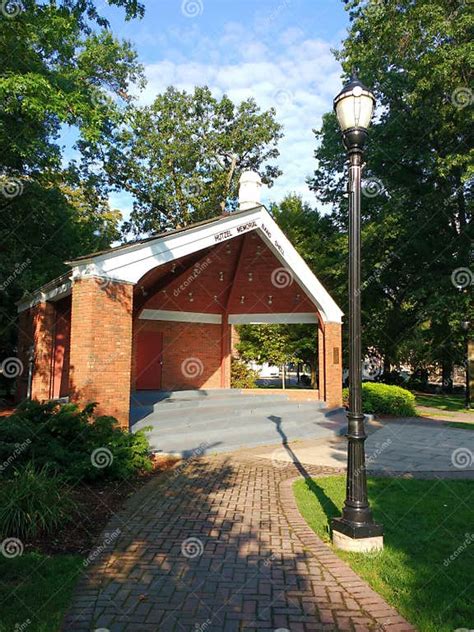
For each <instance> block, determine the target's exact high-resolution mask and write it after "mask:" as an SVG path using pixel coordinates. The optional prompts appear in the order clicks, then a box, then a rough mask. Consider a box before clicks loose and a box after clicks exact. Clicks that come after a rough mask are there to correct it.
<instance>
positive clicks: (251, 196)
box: [239, 171, 262, 211]
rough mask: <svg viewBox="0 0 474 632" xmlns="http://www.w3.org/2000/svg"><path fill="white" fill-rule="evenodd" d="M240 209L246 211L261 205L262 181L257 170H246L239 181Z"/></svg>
mask: <svg viewBox="0 0 474 632" xmlns="http://www.w3.org/2000/svg"><path fill="white" fill-rule="evenodd" d="M239 184H240V186H239V209H240V210H241V211H245V210H246V209H249V208H255V207H256V206H260V204H261V202H260V190H261V188H262V181H261V179H260V176H259V175H258V173H256V172H255V171H244V172H243V173H242V175H241V176H240V182H239Z"/></svg>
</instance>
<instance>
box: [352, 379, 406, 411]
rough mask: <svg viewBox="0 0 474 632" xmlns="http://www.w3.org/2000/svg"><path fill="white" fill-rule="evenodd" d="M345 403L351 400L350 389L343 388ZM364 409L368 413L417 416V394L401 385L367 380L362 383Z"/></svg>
mask: <svg viewBox="0 0 474 632" xmlns="http://www.w3.org/2000/svg"><path fill="white" fill-rule="evenodd" d="M343 399H344V403H345V404H346V405H347V404H348V400H349V389H347V388H345V389H344V390H343ZM362 409H363V411H364V413H366V414H380V415H396V416H398V417H414V416H416V409H415V396H414V395H413V393H410V391H407V390H406V389H405V388H401V387H400V386H391V385H389V384H376V383H373V382H365V383H364V384H362Z"/></svg>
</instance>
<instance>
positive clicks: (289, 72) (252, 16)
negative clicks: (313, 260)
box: [99, 0, 348, 215]
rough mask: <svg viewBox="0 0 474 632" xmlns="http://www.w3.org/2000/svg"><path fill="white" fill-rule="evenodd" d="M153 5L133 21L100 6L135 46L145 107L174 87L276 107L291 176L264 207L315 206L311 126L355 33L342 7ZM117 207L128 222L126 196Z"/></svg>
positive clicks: (303, 0)
mask: <svg viewBox="0 0 474 632" xmlns="http://www.w3.org/2000/svg"><path fill="white" fill-rule="evenodd" d="M144 1H145V6H146V13H145V17H144V18H143V19H142V20H133V21H130V22H125V20H124V17H123V12H122V11H121V10H119V9H116V8H113V9H112V8H110V7H108V5H106V3H105V2H103V1H102V2H99V9H100V10H101V11H102V13H104V14H105V15H106V16H107V17H108V18H109V20H110V23H111V27H112V30H113V32H114V33H115V34H116V35H117V36H119V37H124V38H126V39H128V40H130V41H131V42H132V43H133V44H134V46H135V48H136V49H137V51H138V54H139V58H140V60H141V62H142V63H143V64H144V66H145V73H146V77H147V80H148V85H147V88H146V89H145V90H144V91H143V92H142V93H141V94H140V97H139V100H140V102H142V103H150V102H151V101H152V100H153V98H154V96H155V95H156V94H157V93H159V92H162V91H163V90H164V89H166V87H167V86H168V85H171V84H173V85H175V86H177V87H178V88H182V89H188V90H192V88H193V87H194V86H195V85H208V86H209V87H210V89H211V90H212V91H213V93H214V94H215V95H217V96H219V95H221V94H223V93H224V92H225V93H227V94H228V96H229V97H230V98H231V99H233V100H235V101H236V102H238V101H240V100H242V99H245V98H247V97H254V98H255V99H256V101H257V103H258V104H259V105H260V107H261V108H263V109H267V108H269V107H272V106H273V107H274V108H275V109H276V111H277V118H278V120H279V121H280V122H281V123H283V125H284V133H285V137H284V138H283V139H282V141H281V143H280V152H281V155H280V158H279V160H278V164H279V166H280V168H281V169H282V170H283V172H284V173H283V175H282V176H281V177H280V178H279V179H278V180H277V181H276V183H275V185H274V187H272V188H271V189H268V190H266V191H265V192H264V196H263V197H264V199H263V201H264V202H265V203H268V202H270V201H278V200H281V198H282V197H283V196H284V195H285V194H287V193H289V192H297V193H299V194H301V195H302V196H303V197H304V198H305V199H307V200H309V201H311V202H313V203H314V197H313V196H312V194H311V193H310V192H309V191H308V188H307V186H306V184H305V178H306V176H307V175H308V174H310V173H311V172H312V171H313V170H314V166H315V161H314V158H313V151H314V147H315V141H314V135H313V133H312V128H314V127H318V126H319V125H320V122H321V116H322V114H323V113H324V112H326V111H328V110H329V109H330V108H331V107H332V99H333V97H334V95H335V94H336V93H337V92H338V91H339V89H340V85H341V69H340V66H339V64H338V63H337V62H336V61H335V60H334V57H333V55H332V53H331V48H338V47H339V46H340V42H341V40H342V39H343V38H344V37H345V34H346V29H347V26H348V17H347V13H346V12H345V11H344V8H343V3H342V0H148V1H147V0H144ZM111 202H112V204H113V205H115V206H116V207H118V208H120V209H121V210H122V211H124V212H125V215H127V210H128V209H129V208H130V206H131V201H130V199H129V198H128V197H127V196H126V195H121V194H114V195H113V196H112V197H111Z"/></svg>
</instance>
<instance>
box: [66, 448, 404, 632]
mask: <svg viewBox="0 0 474 632" xmlns="http://www.w3.org/2000/svg"><path fill="white" fill-rule="evenodd" d="M334 471H335V470H331V469H330V468H318V467H316V466H308V472H309V473H310V474H311V475H317V474H319V475H324V474H330V473H334ZM297 473H298V472H297V470H296V468H294V467H293V466H291V465H290V466H289V467H285V468H275V467H273V465H272V463H271V462H269V461H267V460H266V459H257V458H252V457H250V456H249V457H246V456H245V455H241V454H239V456H238V457H236V456H229V455H227V456H220V457H207V458H203V459H194V460H193V461H191V462H189V463H188V464H186V465H185V466H184V467H181V468H180V470H179V472H178V474H177V475H176V474H175V473H173V472H169V473H168V474H164V475H162V476H160V477H157V478H155V479H153V480H151V481H150V482H149V483H148V484H147V485H146V486H145V487H144V488H142V490H140V492H138V494H136V495H135V496H134V497H133V498H131V499H130V500H129V501H128V503H127V508H126V510H125V511H124V512H123V513H122V514H121V518H122V519H123V522H124V524H125V525H126V528H123V530H122V535H121V537H119V538H117V540H115V541H114V542H113V544H112V545H111V547H110V549H108V550H107V551H106V552H105V554H104V556H105V562H106V563H104V560H100V561H99V560H97V562H96V563H93V564H91V565H90V566H89V567H88V569H87V582H88V588H87V591H85V590H84V582H80V584H79V586H78V591H77V594H76V597H75V599H74V600H73V603H72V606H71V610H70V612H69V613H68V615H67V618H66V619H65V622H64V625H63V628H62V630H63V632H66V630H70V629H78V630H79V629H84V630H85V629H95V627H100V626H98V622H100V623H102V627H106V628H109V629H112V628H111V626H112V625H116V624H117V625H119V626H121V628H120V629H122V630H129V629H130V630H151V629H155V630H157V629H159V630H160V632H161V631H162V630H165V631H166V630H170V632H171V631H173V632H176V630H179V631H180V632H181V631H184V632H186V631H189V632H191V631H192V632H196V630H201V632H212V630H220V631H222V630H224V632H226V631H227V632H234V631H235V632H241V631H243V630H245V631H246V632H247V631H250V630H256V631H257V630H269V631H270V630H275V629H278V628H286V629H289V630H291V632H298V631H299V632H310V631H314V632H331V631H336V630H348V631H350V632H363V631H364V630H371V631H373V630H381V629H383V627H382V626H383V625H385V629H386V630H387V631H388V630H391V631H393V632H412V631H413V628H412V627H411V626H410V625H409V624H408V623H406V621H404V619H402V617H400V616H399V615H397V613H396V612H395V611H394V610H393V608H391V607H390V606H388V604H386V603H385V602H384V600H383V599H382V598H381V597H380V596H378V595H376V593H374V592H373V591H372V590H371V589H370V587H369V586H368V585H367V584H366V583H365V582H364V581H363V580H361V579H360V578H359V577H358V576H357V575H356V574H355V573H353V572H352V571H351V570H350V569H349V568H348V566H347V565H346V564H345V563H344V562H343V561H341V560H340V559H339V558H338V557H336V555H335V554H334V553H333V552H332V550H331V549H330V548H329V547H327V546H326V545H324V544H323V543H322V542H321V540H319V538H318V537H317V536H316V535H315V534H314V533H313V532H312V531H311V530H310V529H309V528H308V527H307V525H306V524H305V523H304V520H303V519H302V517H301V516H300V514H299V512H298V510H297V508H296V503H295V501H294V498H293V494H292V490H291V485H292V480H293V478H294V477H295V476H296V475H297ZM171 492H172V493H171ZM183 517H184V520H183ZM108 529H110V525H109V527H108ZM302 534H304V537H303V536H302ZM189 537H193V538H197V540H198V541H200V542H201V543H202V546H199V545H198V546H197V548H196V550H197V554H196V555H195V556H194V557H193V556H191V557H186V556H185V555H183V552H182V551H181V545H182V543H183V542H184V541H185V540H186V539H187V538H189ZM125 550H126V551H127V552H126V553H125V554H123V553H122V552H123V551H125ZM190 553H191V554H192V553H193V551H192V550H190ZM116 562H118V563H116ZM99 596H101V598H100V599H99ZM71 622H77V625H79V626H82V628H81V627H77V628H75V627H74V626H73V625H72V624H71ZM74 625H75V624H74ZM68 626H69V627H68ZM87 626H89V627H87ZM199 626H201V627H199Z"/></svg>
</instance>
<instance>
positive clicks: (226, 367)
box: [221, 314, 232, 388]
mask: <svg viewBox="0 0 474 632" xmlns="http://www.w3.org/2000/svg"><path fill="white" fill-rule="evenodd" d="M231 345H232V333H231V325H229V319H228V315H227V314H222V325H221V388H230V371H231V368H230V361H231V360H230V359H231Z"/></svg>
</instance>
